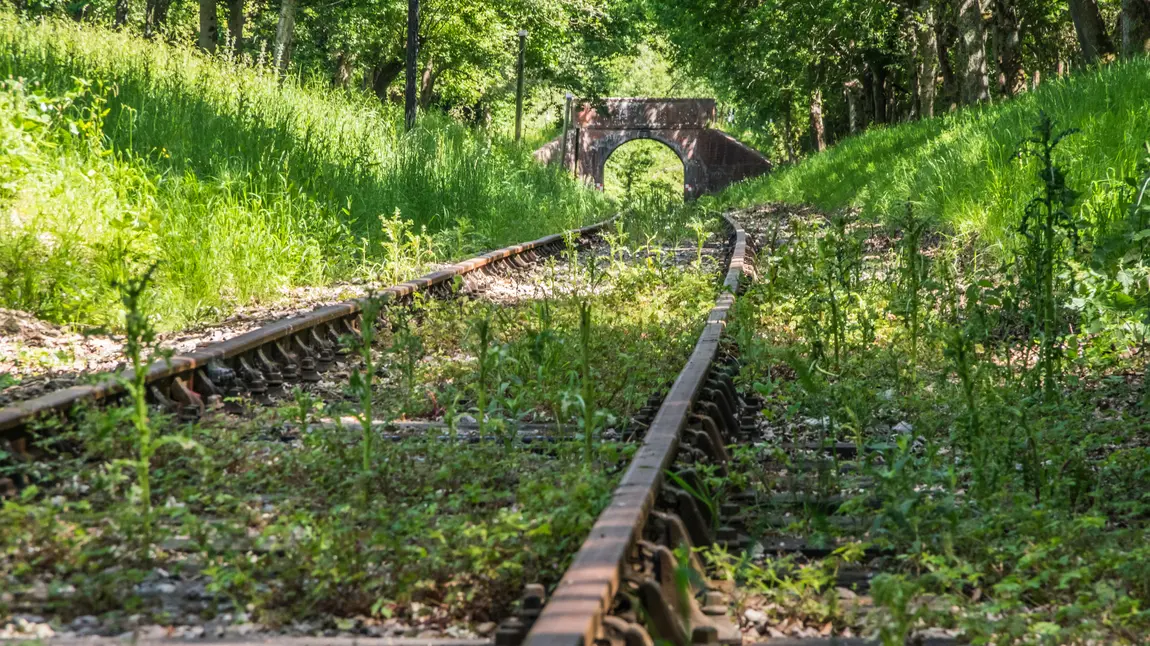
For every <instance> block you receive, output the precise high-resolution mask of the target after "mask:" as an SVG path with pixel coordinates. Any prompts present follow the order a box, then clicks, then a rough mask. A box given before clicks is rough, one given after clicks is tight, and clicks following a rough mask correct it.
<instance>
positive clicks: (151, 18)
mask: <svg viewBox="0 0 1150 646" xmlns="http://www.w3.org/2000/svg"><path fill="white" fill-rule="evenodd" d="M171 6H172V0H147V2H146V3H145V4H144V36H145V37H147V38H151V37H152V36H155V35H156V32H157V31H159V30H160V28H161V27H163V26H164V23H166V22H167V21H168V9H169V8H170V7H171Z"/></svg>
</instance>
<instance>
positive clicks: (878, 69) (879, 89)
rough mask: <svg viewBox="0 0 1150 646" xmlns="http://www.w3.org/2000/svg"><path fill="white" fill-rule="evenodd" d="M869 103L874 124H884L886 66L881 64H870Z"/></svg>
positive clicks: (885, 118)
mask: <svg viewBox="0 0 1150 646" xmlns="http://www.w3.org/2000/svg"><path fill="white" fill-rule="evenodd" d="M870 69H871V93H872V94H871V97H870V99H871V103H872V104H873V105H874V107H873V108H872V109H873V110H874V112H872V113H871V114H873V115H874V122H875V123H886V122H887V115H886V66H885V65H883V64H882V63H873V64H871V68H870Z"/></svg>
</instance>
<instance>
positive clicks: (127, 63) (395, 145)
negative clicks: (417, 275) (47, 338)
mask: <svg viewBox="0 0 1150 646" xmlns="http://www.w3.org/2000/svg"><path fill="white" fill-rule="evenodd" d="M0 77H4V78H8V79H9V80H8V81H6V82H5V84H4V85H3V87H2V88H0V142H3V145H2V146H0V150H2V151H3V152H2V153H0V209H3V211H4V212H5V213H6V215H5V217H4V218H3V219H2V221H0V306H3V307H10V308H18V309H24V310H28V311H31V312H33V313H35V314H37V315H38V316H41V317H43V318H45V319H48V320H52V321H57V322H76V323H83V324H92V323H113V324H114V323H115V308H114V307H111V306H110V304H111V303H112V298H113V297H112V295H111V288H110V285H111V283H112V281H113V280H114V279H115V278H116V277H117V275H119V273H120V272H121V271H122V268H121V267H122V264H123V263H122V262H121V260H120V259H121V258H123V257H124V256H125V253H124V250H125V249H128V250H130V253H128V255H129V256H131V257H132V258H133V262H135V263H136V264H148V263H151V262H158V263H159V269H158V274H157V280H156V290H155V301H156V302H155V304H154V311H156V312H157V314H158V315H159V316H160V317H161V327H162V328H166V329H172V328H178V327H181V326H184V325H186V324H189V323H193V322H199V321H210V320H214V319H218V318H219V317H221V316H222V315H224V314H226V313H227V312H228V311H229V310H230V309H232V308H233V307H235V306H237V305H240V304H247V303H251V302H253V301H258V300H263V299H269V298H275V297H276V296H277V295H280V294H281V293H282V292H283V290H284V289H285V288H290V287H292V286H297V285H310V284H323V283H328V282H332V281H337V280H344V279H350V278H355V277H359V276H363V275H364V274H366V273H370V272H373V271H377V270H378V269H379V267H380V266H381V265H385V269H386V270H387V271H386V274H388V275H391V274H394V273H395V271H400V272H403V273H409V271H414V270H415V267H414V265H416V264H418V262H419V261H420V260H421V259H422V260H426V259H427V255H426V249H427V243H428V242H431V241H432V240H431V239H424V240H422V241H421V242H420V244H419V245H418V246H419V249H417V248H416V246H417V245H416V244H414V243H413V236H414V235H417V234H418V233H419V231H420V229H421V227H424V226H426V227H427V233H428V234H430V237H431V238H432V239H433V241H434V242H435V244H436V248H435V251H436V255H437V256H438V257H450V256H459V255H462V254H465V253H467V252H469V251H474V250H476V249H479V248H483V247H490V246H493V245H503V244H508V243H512V242H515V241H521V240H525V239H531V238H534V237H538V236H540V235H544V234H546V233H551V232H554V231H557V230H561V229H564V228H568V227H571V226H575V225H580V224H584V223H587V222H589V221H592V220H595V219H597V218H600V217H601V216H603V215H604V214H605V213H606V212H607V210H608V207H607V202H606V201H605V200H603V199H602V198H601V197H600V196H598V195H597V194H595V193H593V192H591V191H587V190H585V189H583V188H582V187H580V186H578V185H577V184H576V183H575V182H572V181H570V180H568V179H566V178H564V177H562V176H561V175H560V174H558V173H555V172H552V171H551V170H549V169H545V168H541V167H539V166H537V165H536V164H534V163H533V161H532V160H531V158H530V155H529V152H528V151H526V150H520V149H517V148H515V147H514V146H512V145H510V144H509V142H506V141H503V140H495V139H492V138H490V137H489V136H488V135H487V134H485V133H484V132H482V131H477V130H472V129H468V128H466V127H463V126H461V125H459V124H457V123H454V122H452V121H451V120H449V119H447V118H445V117H442V116H440V115H434V114H428V115H424V116H423V118H422V121H421V124H420V127H418V128H417V129H416V130H415V131H414V132H412V133H409V134H404V133H403V131H402V114H401V111H400V110H397V109H395V108H394V107H393V106H381V105H380V104H379V103H378V102H377V101H375V100H374V99H370V98H367V97H365V96H362V95H359V94H356V93H347V92H342V91H332V90H330V89H327V88H317V87H301V86H300V85H298V84H296V83H295V82H293V81H291V80H289V81H287V82H284V83H282V84H281V83H279V82H278V81H277V79H276V78H275V77H274V76H273V75H272V74H271V73H269V72H268V71H267V70H266V69H262V68H257V67H251V66H245V65H243V64H240V63H237V62H234V61H227V60H221V59H209V58H207V57H205V56H203V55H201V54H198V53H196V52H195V51H193V50H192V49H190V48H182V47H174V46H170V45H166V44H163V43H159V42H149V41H145V40H141V39H138V38H133V37H131V36H128V35H124V34H119V33H115V32H112V31H109V30H105V29H102V28H98V27H92V26H89V25H85V26H83V27H81V26H77V25H76V24H74V23H70V22H65V21H54V20H49V21H45V22H42V23H25V22H19V21H18V20H17V19H16V18H15V17H13V16H12V15H11V14H10V13H7V12H0ZM397 218H398V219H397ZM401 220H410V221H411V222H412V223H413V226H412V227H411V228H410V229H409V230H407V231H406V232H405V231H400V230H399V229H401V228H402V226H401V223H400V221H401ZM389 233H390V234H394V235H397V236H399V237H400V244H399V245H398V247H399V248H400V251H399V253H396V252H395V251H392V252H390V253H389V251H388V250H387V248H385V246H384V245H385V243H386V242H388V241H389V240H390V238H389ZM405 243H407V244H405Z"/></svg>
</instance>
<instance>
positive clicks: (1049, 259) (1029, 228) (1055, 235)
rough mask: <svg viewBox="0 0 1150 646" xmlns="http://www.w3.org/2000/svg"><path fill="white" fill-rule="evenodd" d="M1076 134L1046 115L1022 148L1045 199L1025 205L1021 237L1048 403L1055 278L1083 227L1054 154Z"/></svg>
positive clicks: (1055, 332)
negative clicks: (1035, 163) (1035, 170)
mask: <svg viewBox="0 0 1150 646" xmlns="http://www.w3.org/2000/svg"><path fill="white" fill-rule="evenodd" d="M1075 132H1077V131H1076V130H1074V129H1068V130H1062V131H1057V130H1056V129H1055V126H1054V122H1053V121H1052V120H1051V119H1050V117H1049V116H1048V115H1047V114H1046V113H1045V112H1043V113H1041V114H1040V115H1039V121H1038V124H1037V125H1036V126H1035V127H1034V135H1033V136H1032V137H1030V138H1029V139H1027V140H1025V141H1024V142H1023V149H1022V152H1021V153H1020V154H1021V155H1029V156H1034V157H1037V158H1038V162H1039V168H1038V180H1039V182H1041V184H1042V192H1041V194H1039V195H1037V196H1035V197H1034V198H1033V199H1031V200H1030V202H1029V203H1028V204H1027V205H1026V211H1025V212H1024V214H1023V217H1022V223H1021V224H1020V225H1019V229H1018V230H1019V232H1020V233H1021V234H1022V235H1023V236H1024V237H1025V238H1026V240H1027V245H1026V258H1025V263H1026V266H1027V270H1028V271H1027V275H1026V283H1027V287H1028V288H1029V289H1028V291H1029V292H1030V302H1031V311H1032V320H1033V321H1035V322H1036V323H1037V325H1036V327H1037V328H1038V333H1039V359H1038V364H1037V366H1036V367H1037V369H1038V370H1039V371H1040V372H1041V382H1042V390H1043V392H1044V394H1045V397H1046V400H1047V401H1052V400H1053V399H1055V398H1056V396H1057V382H1058V379H1059V378H1060V375H1059V374H1058V373H1059V372H1060V368H1059V359H1060V343H1059V340H1060V337H1061V330H1060V325H1059V319H1058V317H1059V316H1060V315H1061V313H1062V306H1061V299H1060V292H1059V290H1058V289H1057V288H1056V286H1055V275H1056V274H1057V273H1058V272H1059V270H1060V268H1061V267H1062V266H1064V265H1065V263H1066V246H1067V244H1068V243H1069V244H1070V245H1071V246H1072V247H1074V248H1077V246H1078V221H1077V220H1076V219H1075V218H1074V217H1073V216H1072V215H1071V214H1070V210H1069V209H1070V208H1071V207H1072V206H1073V205H1074V202H1075V200H1077V197H1078V194H1077V193H1076V192H1075V191H1074V190H1073V189H1071V188H1070V187H1069V186H1068V185H1067V184H1066V172H1065V170H1063V168H1062V167H1061V166H1059V165H1058V164H1056V163H1055V162H1054V152H1055V150H1056V149H1057V148H1058V146H1059V144H1061V143H1062V141H1063V140H1064V139H1066V137H1069V136H1070V135H1072V134H1074V133H1075Z"/></svg>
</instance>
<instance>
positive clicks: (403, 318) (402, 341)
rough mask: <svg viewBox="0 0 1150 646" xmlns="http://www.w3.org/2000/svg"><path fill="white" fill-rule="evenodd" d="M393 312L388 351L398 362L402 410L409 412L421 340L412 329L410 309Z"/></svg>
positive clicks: (421, 346)
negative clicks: (393, 319)
mask: <svg viewBox="0 0 1150 646" xmlns="http://www.w3.org/2000/svg"><path fill="white" fill-rule="evenodd" d="M395 314H396V316H395V323H394V326H395V328H394V330H393V331H392V337H391V347H390V351H391V353H392V356H393V358H394V360H395V361H397V362H398V363H399V374H400V378H401V383H400V389H401V391H402V393H403V408H402V412H403V413H404V414H410V413H411V412H412V400H413V398H414V395H415V387H416V382H415V379H416V376H415V367H416V365H417V364H418V363H419V360H420V358H422V357H423V352H424V347H423V340H422V338H420V336H419V334H418V333H417V332H416V331H415V329H414V326H413V318H414V316H413V313H412V312H411V311H410V310H407V309H403V310H399V311H397V312H396V313H395Z"/></svg>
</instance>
